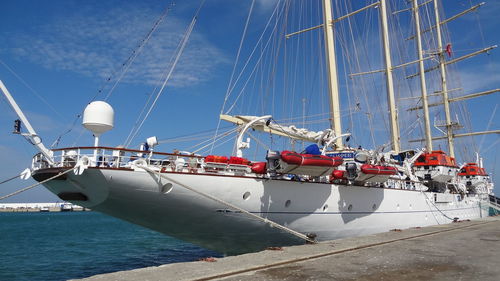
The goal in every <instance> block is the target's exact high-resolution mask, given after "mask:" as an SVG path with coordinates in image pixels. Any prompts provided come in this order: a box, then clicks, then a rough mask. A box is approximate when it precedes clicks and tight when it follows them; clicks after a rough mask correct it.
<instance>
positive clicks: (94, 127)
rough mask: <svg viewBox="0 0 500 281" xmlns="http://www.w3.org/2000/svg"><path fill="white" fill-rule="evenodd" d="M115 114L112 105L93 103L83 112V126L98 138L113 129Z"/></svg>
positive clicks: (100, 102) (101, 102) (99, 102)
mask: <svg viewBox="0 0 500 281" xmlns="http://www.w3.org/2000/svg"><path fill="white" fill-rule="evenodd" d="M114 116H115V112H114V110H113V108H112V107H111V105H109V104H107V103H106V102H103V101H94V102H91V103H90V104H89V105H87V107H86V108H85V111H84V112H83V122H82V124H83V126H84V127H85V128H86V129H87V130H89V131H92V133H94V135H96V136H98V135H100V134H102V133H104V132H107V131H109V130H111V129H113V120H114Z"/></svg>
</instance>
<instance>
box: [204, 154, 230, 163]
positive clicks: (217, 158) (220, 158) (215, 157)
mask: <svg viewBox="0 0 500 281" xmlns="http://www.w3.org/2000/svg"><path fill="white" fill-rule="evenodd" d="M205 162H212V163H227V162H228V159H227V157H226V156H218V155H208V156H206V157H205Z"/></svg>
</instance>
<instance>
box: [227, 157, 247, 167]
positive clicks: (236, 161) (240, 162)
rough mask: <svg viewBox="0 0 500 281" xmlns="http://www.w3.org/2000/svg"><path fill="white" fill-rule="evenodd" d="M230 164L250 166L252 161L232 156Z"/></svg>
mask: <svg viewBox="0 0 500 281" xmlns="http://www.w3.org/2000/svg"><path fill="white" fill-rule="evenodd" d="M229 164H237V165H248V164H250V161H248V160H247V159H246V158H242V157H235V156H231V157H230V158H229Z"/></svg>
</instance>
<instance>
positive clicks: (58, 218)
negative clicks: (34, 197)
mask: <svg viewBox="0 0 500 281" xmlns="http://www.w3.org/2000/svg"><path fill="white" fill-rule="evenodd" d="M218 256H220V254H218V253H216V252H213V251H209V250H206V249H203V248H200V247H198V246H195V245H192V244H189V243H185V242H182V241H179V240H177V239H174V238H171V237H168V236H166V235H163V234H160V233H157V232H154V231H151V230H148V229H145V228H142V227H139V226H136V225H132V224H130V223H127V222H124V221H121V220H118V219H115V218H112V217H109V216H106V215H102V214H100V213H96V212H63V213H0V280H2V281H6V280H66V279H73V278H83V277H88V276H92V275H96V274H101V273H108V272H115V271H120V270H129V269H134V268H141V267H147V266H157V265H161V264H166V263H175V262H185V261H194V260H198V259H200V258H203V257H218Z"/></svg>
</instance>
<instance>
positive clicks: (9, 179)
mask: <svg viewBox="0 0 500 281" xmlns="http://www.w3.org/2000/svg"><path fill="white" fill-rule="evenodd" d="M20 176H21V174H19V175H17V176H13V177H11V178H8V179H6V180H4V181H1V182H0V184H3V183H6V182H9V181H11V180H13V179H17V178H18V177H20Z"/></svg>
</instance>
